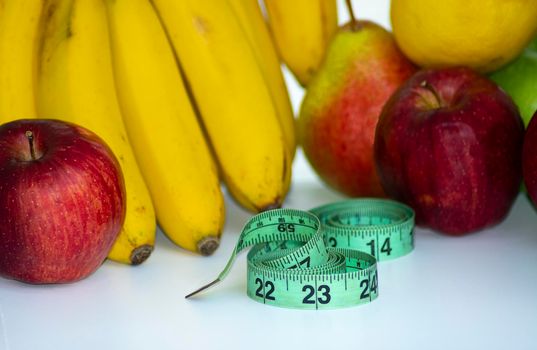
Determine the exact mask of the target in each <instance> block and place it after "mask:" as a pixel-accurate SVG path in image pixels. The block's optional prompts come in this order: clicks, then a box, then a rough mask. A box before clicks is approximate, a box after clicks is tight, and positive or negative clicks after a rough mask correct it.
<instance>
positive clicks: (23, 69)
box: [0, 0, 43, 124]
mask: <svg viewBox="0 0 537 350" xmlns="http://www.w3.org/2000/svg"><path fill="white" fill-rule="evenodd" d="M42 8H43V1H41V0H0V124H3V123H6V122H8V121H12V120H14V119H20V118H35V117H36V109H35V89H36V70H37V49H38V37H39V26H40V21H41V10H42Z"/></svg>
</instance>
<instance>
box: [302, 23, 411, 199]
mask: <svg viewBox="0 0 537 350" xmlns="http://www.w3.org/2000/svg"><path fill="white" fill-rule="evenodd" d="M414 71H415V67H414V66H413V65H412V64H411V63H410V61H408V59H407V58H406V57H404V56H403V54H402V53H401V52H400V51H399V49H398V48H397V46H396V45H395V41H394V40H393V37H392V35H391V34H390V33H389V32H388V31H386V30H385V29H383V28H382V27H381V26H379V25H377V24H375V23H372V22H369V21H351V22H350V23H349V24H347V25H345V26H343V27H342V28H341V29H340V30H339V31H338V32H337V33H336V34H335V35H334V38H333V41H332V43H331V44H330V46H329V48H328V51H327V55H326V59H325V61H324V63H323V65H322V66H321V68H320V69H319V72H318V74H317V75H316V76H315V78H314V80H313V81H312V82H311V83H310V85H309V86H308V88H307V91H306V94H305V97H304V100H303V102H302V107H301V111H300V117H299V120H298V129H299V135H300V139H301V143H302V147H303V149H304V154H305V155H306V157H307V159H308V160H309V162H310V164H311V165H312V167H313V169H314V170H315V171H316V172H317V174H318V175H319V176H320V177H321V179H323V180H324V181H325V182H326V183H327V184H328V185H330V186H331V187H333V188H335V189H336V190H338V191H341V192H343V193H345V194H347V195H349V196H373V197H378V196H384V192H383V190H382V187H381V185H380V182H379V179H378V176H377V174H376V169H375V164H374V161H373V141H374V136H375V126H376V124H377V120H378V118H379V115H380V111H381V109H382V106H383V105H384V103H385V102H386V100H387V99H388V98H389V97H390V95H391V94H392V93H393V92H394V91H395V89H397V87H399V85H401V84H402V83H403V82H404V81H405V80H406V79H407V78H408V77H410V76H411V75H412V74H413V73H414Z"/></svg>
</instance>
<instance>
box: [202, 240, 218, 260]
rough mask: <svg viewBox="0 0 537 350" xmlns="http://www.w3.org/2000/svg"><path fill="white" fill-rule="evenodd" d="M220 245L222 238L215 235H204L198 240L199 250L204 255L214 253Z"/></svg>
mask: <svg viewBox="0 0 537 350" xmlns="http://www.w3.org/2000/svg"><path fill="white" fill-rule="evenodd" d="M219 245H220V239H219V238H218V237H214V236H208V237H204V238H203V239H201V240H200V241H199V242H198V252H199V253H200V254H201V255H203V256H209V255H212V254H213V253H214V252H215V250H216V249H217V248H218V246H219Z"/></svg>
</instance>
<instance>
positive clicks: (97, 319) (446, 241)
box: [0, 0, 537, 350]
mask: <svg viewBox="0 0 537 350" xmlns="http://www.w3.org/2000/svg"><path fill="white" fill-rule="evenodd" d="M355 6H356V12H357V15H358V16H359V17H361V18H370V19H373V20H376V21H377V22H379V23H381V24H384V25H385V26H387V25H388V24H389V23H388V1H379V0H361V1H355ZM341 17H342V20H344V19H345V18H346V16H345V15H344V14H343V15H342V16H341ZM286 77H287V79H288V81H289V84H290V88H291V95H292V100H293V104H294V106H295V108H297V107H298V104H299V102H300V99H301V96H302V91H301V90H300V89H298V88H297V86H296V84H295V83H294V82H293V81H292V80H291V79H290V77H289V75H287V76H286ZM293 171H294V174H293V176H294V177H293V184H292V189H291V192H290V193H289V196H288V198H287V200H286V202H285V205H284V206H285V207H293V208H299V209H309V208H311V207H313V206H316V205H319V204H324V203H327V202H330V201H334V200H338V199H342V198H343V197H342V196H341V195H338V194H337V193H335V192H333V191H331V190H329V189H328V188H327V187H326V186H324V185H323V184H322V183H321V182H320V181H319V179H318V178H317V177H316V176H315V174H314V173H313V172H312V170H311V168H310V167H309V165H308V164H307V162H306V161H305V159H304V156H303V154H302V152H301V151H300V150H299V152H298V154H297V157H296V160H295V163H294V167H293ZM226 199H227V202H226V204H227V222H226V225H225V232H224V234H223V238H222V244H221V247H220V248H219V249H218V250H217V252H216V253H215V254H214V255H213V256H212V257H209V258H204V257H200V256H197V255H194V254H192V253H189V252H186V251H185V250H183V249H181V248H179V247H177V246H175V245H174V244H173V243H171V242H170V241H169V240H168V239H167V238H166V237H165V236H164V235H163V234H162V233H161V232H160V231H159V233H158V236H157V242H156V248H155V251H154V253H153V255H152V256H151V257H150V258H149V260H147V261H146V262H145V263H144V264H142V265H140V266H137V267H130V266H125V265H121V264H117V263H114V262H111V261H106V262H105V263H104V264H103V265H102V267H101V268H100V269H99V270H98V271H97V272H95V273H94V274H93V275H91V276H90V277H88V278H87V279H85V280H83V281H80V282H77V283H74V284H68V285H56V286H51V285H49V286H34V285H27V284H23V283H20V282H16V281H11V280H7V279H1V278H0V349H2V350H33V349H56V350H60V349H252V350H261V349H280V348H281V349H296V350H299V349H328V348H336V347H341V348H343V347H349V348H351V347H352V348H353V349H358V348H362V349H366V348H371V349H413V350H415V349H450V350H451V349H537V230H536V227H537V212H536V211H535V210H534V209H533V208H532V207H531V205H530V204H529V202H528V200H527V199H526V197H525V196H523V195H521V196H519V198H518V199H517V201H516V203H515V205H514V207H513V209H512V210H511V212H510V214H509V216H508V217H507V218H506V220H505V221H504V222H502V223H501V224H500V225H498V226H496V227H493V228H490V229H487V230H484V231H481V232H479V233H475V234H472V235H468V236H465V237H459V238H453V237H446V236H443V235H440V234H438V233H435V232H433V231H430V230H425V229H420V228H418V229H416V232H415V243H416V247H415V250H414V251H413V252H412V253H411V254H409V255H407V256H405V257H403V258H400V259H397V260H394V261H388V262H382V263H380V265H379V267H378V269H379V297H378V299H377V300H375V301H374V302H372V303H370V304H367V305H362V306H358V307H353V308H348V309H342V310H334V311H320V312H315V311H298V310H289V309H282V308H275V307H269V306H265V305H263V304H259V303H257V302H254V301H252V300H250V299H249V298H248V297H247V296H246V294H245V286H246V264H245V258H246V257H245V254H241V255H240V256H239V259H238V261H237V263H236V264H235V266H234V269H233V270H232V272H231V274H230V275H229V277H228V278H227V279H226V280H225V281H224V282H222V283H221V284H220V285H218V286H216V287H215V288H214V289H212V290H210V291H208V292H207V293H205V294H203V295H202V296H200V297H199V298H196V299H194V300H185V299H184V295H185V294H187V293H189V292H191V291H192V290H194V289H196V288H197V287H199V286H201V285H202V284H204V283H206V282H208V281H210V280H212V279H213V278H214V277H216V275H217V274H218V273H219V272H220V271H221V270H222V268H223V267H224V265H225V263H226V262H227V259H228V257H229V255H230V253H231V251H232V250H233V247H234V245H235V243H236V241H237V237H238V235H239V231H240V229H241V227H242V225H243V224H244V222H245V221H246V220H247V219H248V218H249V217H250V214H249V213H247V212H246V211H244V210H242V209H240V208H238V207H237V206H236V205H235V204H234V203H233V202H232V201H231V200H229V197H227V198H226Z"/></svg>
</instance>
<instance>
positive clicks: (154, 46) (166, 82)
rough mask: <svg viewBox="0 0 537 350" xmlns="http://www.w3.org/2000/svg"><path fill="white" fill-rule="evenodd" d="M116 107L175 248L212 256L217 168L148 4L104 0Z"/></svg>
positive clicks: (145, 0)
mask: <svg viewBox="0 0 537 350" xmlns="http://www.w3.org/2000/svg"><path fill="white" fill-rule="evenodd" d="M105 3H106V5H107V10H108V21H109V28H110V38H111V44H112V61H113V63H114V73H115V78H116V86H117V91H118V97H119V102H120V107H121V109H122V112H123V120H124V123H125V126H126V128H127V133H128V135H129V138H130V139H131V140H132V142H131V143H132V147H133V149H134V152H135V155H136V158H137V160H138V164H139V165H140V168H141V170H142V173H143V175H144V178H145V180H146V183H147V185H148V187H149V191H150V192H151V197H152V198H153V200H154V204H155V211H156V214H157V220H158V223H159V225H160V227H161V228H162V229H163V231H164V232H165V233H166V235H167V236H168V237H169V238H170V239H171V240H172V241H173V242H175V243H176V244H178V245H179V246H181V247H183V248H185V249H188V250H191V251H194V252H198V253H201V254H202V255H210V254H212V253H213V251H214V250H215V249H216V248H217V247H218V244H219V237H220V235H221V232H222V227H223V224H224V201H223V196H222V193H221V191H220V183H219V179H218V173H217V168H216V164H215V163H214V161H213V159H212V155H211V153H210V150H209V148H208V146H207V144H206V142H205V139H204V136H203V133H202V130H201V128H200V125H199V124H198V121H197V117H196V114H195V112H194V109H193V107H192V105H191V103H190V100H189V96H188V94H187V91H186V90H185V87H184V85H183V81H182V77H181V73H180V71H179V68H178V66H177V64H176V59H175V56H174V52H173V49H172V48H171V46H170V43H169V42H168V39H167V37H166V33H165V32H164V29H163V28H162V26H161V24H160V22H159V18H158V16H157V15H156V13H155V12H154V10H153V7H152V5H151V3H150V2H149V0H105Z"/></svg>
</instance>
